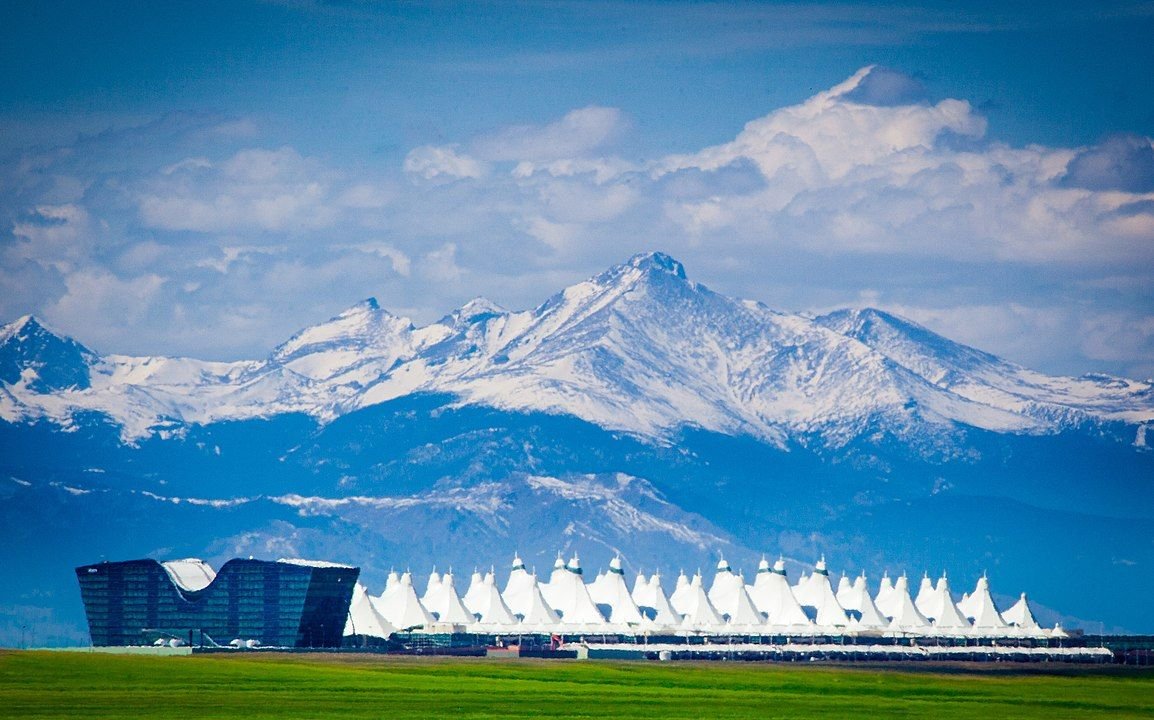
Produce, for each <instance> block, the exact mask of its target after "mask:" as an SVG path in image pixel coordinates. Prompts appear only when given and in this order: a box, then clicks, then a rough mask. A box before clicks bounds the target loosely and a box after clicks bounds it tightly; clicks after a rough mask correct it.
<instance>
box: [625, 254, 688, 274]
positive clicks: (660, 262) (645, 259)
mask: <svg viewBox="0 0 1154 720" xmlns="http://www.w3.org/2000/svg"><path fill="white" fill-rule="evenodd" d="M629 265H630V266H631V267H635V268H637V269H638V270H648V271H659V272H667V273H669V274H670V275H673V276H674V277H678V278H681V279H682V280H685V279H686V277H685V266H684V265H682V264H681V263H680V262H678V261H677V260H675V259H673V258H672V257H670V256H669V255H666V254H665V253H663V252H647V253H638V254H637V255H634V256H633V257H631V258H629Z"/></svg>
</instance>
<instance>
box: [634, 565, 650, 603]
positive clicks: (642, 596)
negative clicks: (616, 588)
mask: <svg viewBox="0 0 1154 720" xmlns="http://www.w3.org/2000/svg"><path fill="white" fill-rule="evenodd" d="M629 596H630V597H632V598H633V602H635V603H637V607H642V606H644V607H653V602H654V598H653V593H652V592H651V590H650V588H649V578H647V577H645V573H641V572H639V573H637V577H636V578H634V579H633V590H632V591H630V593H629Z"/></svg>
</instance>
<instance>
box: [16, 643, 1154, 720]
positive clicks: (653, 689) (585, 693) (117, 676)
mask: <svg viewBox="0 0 1154 720" xmlns="http://www.w3.org/2000/svg"><path fill="white" fill-rule="evenodd" d="M1002 670H1003V668H1002V667H1000V666H999V667H993V666H986V667H984V668H976V669H971V670H964V671H949V672H929V671H925V670H898V669H889V668H886V669H877V668H864V667H828V666H823V667H815V666H812V665H806V666H795V665H774V664H765V663H749V664H744V663H742V664H739V663H697V664H680V663H674V664H669V663H663V664H658V663H643V662H605V661H592V662H588V661H572V660H570V661H563V660H562V661H558V660H552V661H541V660H538V661H534V660H484V659H464V658H453V659H447V658H446V659H434V658H411V657H408V658H384V657H381V656H350V655H270V654H255V653H254V654H246V655H237V656H228V655H198V656H190V657H140V656H121V655H97V654H87V653H50V652H17V651H10V652H0V717H13V718H17V717H19V718H110V717H119V718H139V719H141V720H143V719H144V718H153V717H156V718H166V719H168V720H172V719H173V718H176V719H177V720H187V719H191V718H209V717H212V718H218V717H219V718H231V719H232V720H237V719H244V720H251V719H254V718H336V717H340V718H426V717H462V718H508V717H564V718H578V717H595V718H870V717H885V718H901V717H916V718H919V719H921V720H927V719H931V718H995V719H997V720H1003V719H1009V718H1046V720H1057V719H1059V718H1083V717H1110V718H1138V717H1143V718H1150V717H1154V673H1150V672H1144V673H1140V672H1137V671H1133V670H1127V669H1125V668H1113V669H1108V670H1105V671H1099V670H1093V669H1091V670H1086V671H1078V670H1072V669H1070V668H1057V669H1056V670H1057V672H1058V673H1060V674H1037V673H1033V672H1031V673H1005V672H1003V671H1002Z"/></svg>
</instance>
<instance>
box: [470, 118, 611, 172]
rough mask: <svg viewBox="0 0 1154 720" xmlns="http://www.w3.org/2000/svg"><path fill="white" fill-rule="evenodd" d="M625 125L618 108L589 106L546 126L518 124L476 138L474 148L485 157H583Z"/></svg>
mask: <svg viewBox="0 0 1154 720" xmlns="http://www.w3.org/2000/svg"><path fill="white" fill-rule="evenodd" d="M626 125H627V123H626V121H625V117H624V115H623V114H622V112H621V111H620V110H618V109H617V108H610V107H598V106H595V105H591V106H589V107H584V108H580V109H578V110H572V111H570V112H568V113H566V114H565V116H564V117H562V118H561V119H560V120H557V121H555V122H552V123H549V124H548V125H540V126H534V125H521V126H517V127H512V128H507V129H505V130H502V131H501V132H498V133H496V134H494V135H490V136H487V137H482V138H479V139H478V140H476V141H475V142H474V143H473V148H474V152H475V153H476V155H477V156H478V157H481V158H484V159H485V160H492V161H514V162H516V161H522V160H524V161H529V162H533V163H548V162H550V161H553V160H564V159H570V158H578V157H583V156H585V155H587V154H589V153H590V152H592V151H593V150H597V149H599V148H601V147H603V146H605V145H606V144H608V143H609V142H611V141H612V140H614V139H616V138H617V137H618V136H619V135H620V134H621V133H622V131H623V130H624V129H625V127H626Z"/></svg>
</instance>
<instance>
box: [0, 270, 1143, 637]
mask: <svg viewBox="0 0 1154 720" xmlns="http://www.w3.org/2000/svg"><path fill="white" fill-rule="evenodd" d="M1151 419H1154V392H1152V390H1151V384H1150V383H1149V382H1137V381H1132V380H1125V379H1121V378H1109V377H1103V376H1086V377H1082V378H1057V377H1050V376H1046V375H1043V374H1041V373H1037V372H1034V371H1031V370H1028V369H1025V368H1022V367H1020V366H1017V365H1015V364H1013V363H1009V362H1006V361H1004V360H1001V359H999V358H997V357H994V356H992V355H989V354H987V353H984V352H981V351H979V350H975V349H973V348H969V347H966V346H964V345H960V344H958V343H955V342H952V341H950V340H948V339H946V338H943V337H941V336H939V335H936V334H934V333H932V332H930V331H929V330H927V329H925V328H923V327H920V326H918V325H916V324H914V323H911V322H909V321H906V320H903V319H901V318H898V317H895V316H893V315H890V314H887V313H884V312H881V311H878V310H871V309H865V310H843V311H838V312H833V313H830V314H827V315H823V316H820V317H809V316H805V315H800V314H790V313H783V312H777V311H774V310H771V309H769V308H767V307H765V306H764V305H762V304H760V303H757V302H752V301H747V300H737V299H732V298H728V297H725V296H723V295H720V294H718V293H715V292H713V291H711V290H710V289H708V288H707V287H704V286H702V285H700V284H698V283H695V282H693V281H691V280H689V279H688V278H687V276H686V272H685V269H684V268H683V267H682V266H681V264H680V263H678V262H677V261H676V260H673V259H672V258H670V257H668V256H665V255H662V254H659V253H654V254H646V255H639V256H636V257H634V258H632V259H630V260H629V261H628V262H626V263H624V264H622V265H619V266H617V267H614V268H610V269H609V270H607V271H605V272H604V273H601V274H600V275H597V276H596V277H593V278H590V279H588V280H586V281H584V282H581V283H578V284H576V285H574V286H572V287H569V288H566V289H564V290H563V291H561V292H560V293H557V294H556V295H554V296H553V297H551V298H549V299H547V300H546V301H545V302H544V303H542V304H541V305H540V306H538V307H536V308H533V309H531V310H525V311H518V312H511V311H508V310H505V309H503V308H500V307H498V306H496V305H495V304H493V303H491V302H489V301H486V300H484V299H483V298H478V299H476V300H473V301H471V302H469V303H467V304H466V305H464V306H463V307H461V308H459V309H457V310H454V311H452V312H450V313H448V314H447V315H446V316H445V317H443V318H442V319H440V320H439V321H437V322H435V323H431V324H429V325H426V326H423V327H417V326H416V325H414V323H412V322H411V321H409V320H407V319H405V318H400V317H397V316H395V315H392V314H391V313H389V312H388V311H386V310H385V309H382V308H381V307H379V305H378V304H377V303H376V302H375V301H374V300H366V301H364V302H361V303H359V304H357V305H354V306H353V307H351V308H349V309H348V310H346V311H345V312H343V313H340V314H339V315H337V316H336V317H334V318H332V319H331V320H328V321H326V322H323V323H320V324H318V325H314V326H312V327H309V328H306V329H304V330H302V331H300V332H299V333H297V334H296V335H294V336H293V337H292V338H290V339H288V340H287V341H286V342H285V343H283V344H282V345H280V346H279V347H277V348H275V349H273V350H272V351H271V352H270V353H269V355H268V356H267V357H265V358H262V359H255V360H246V361H241V362H210V361H202V360H195V359H189V358H165V357H128V356H123V355H101V354H99V353H97V352H94V351H92V350H90V349H88V348H85V347H84V346H83V345H81V344H80V343H78V342H77V341H75V340H71V339H69V338H65V337H62V336H60V335H59V334H55V333H52V332H50V331H49V330H47V329H45V328H44V327H43V326H42V325H41V324H40V323H39V322H38V321H36V320H35V319H33V318H22V319H21V320H18V321H17V322H15V323H11V324H9V325H7V326H4V327H3V328H0V566H3V567H5V568H6V569H7V570H8V571H9V573H10V574H11V573H15V575H16V576H17V577H19V578H20V582H14V583H7V584H5V586H4V587H0V645H3V644H5V643H6V642H7V643H9V644H10V643H11V642H14V641H13V640H12V638H19V637H20V636H21V632H22V631H21V628H23V627H26V626H29V625H30V624H33V625H36V626H40V627H54V628H56V627H58V628H60V629H61V630H60V633H61V634H60V635H59V636H58V639H59V641H60V642H67V641H75V639H76V638H78V637H79V638H82V637H83V630H82V627H83V616H82V614H81V608H80V603H79V599H78V596H77V594H76V589H75V587H74V581H73V579H72V578H71V576H70V573H68V572H63V571H62V568H63V569H68V568H70V567H71V566H73V565H79V564H82V563H87V562H91V561H93V560H94V559H98V558H100V557H101V556H104V557H108V558H109V559H126V558H131V557H139V556H154V557H161V558H171V557H177V556H185V555H193V556H201V557H205V558H209V559H213V560H215V561H218V562H219V561H223V560H225V559H227V558H229V557H232V556H234V555H259V556H262V557H282V556H286V555H291V556H311V557H322V558H329V559H334V560H341V561H346V562H353V563H356V564H358V565H361V566H362V567H363V569H364V572H363V575H362V576H363V577H364V578H365V579H366V581H368V582H369V583H370V585H372V584H374V583H379V582H380V581H382V580H383V577H384V574H385V573H387V571H388V569H389V568H390V567H394V566H396V565H397V564H398V563H405V564H406V565H408V564H410V563H411V564H412V569H413V570H414V571H415V572H417V573H418V574H419V573H421V572H426V571H427V570H428V569H429V568H430V566H431V565H432V564H434V563H437V564H439V565H442V566H444V565H449V564H453V565H455V566H456V567H458V568H471V567H472V566H473V565H474V564H476V563H478V562H491V561H492V560H493V559H494V558H500V557H503V556H509V557H511V556H512V553H513V552H514V551H517V552H519V553H520V554H521V556H522V557H525V558H532V559H533V560H534V562H535V563H536V564H537V565H538V567H544V566H547V565H548V564H549V563H551V561H552V558H553V554H554V553H555V552H556V551H558V550H561V551H566V552H569V551H573V550H576V551H579V552H580V553H581V556H582V558H583V560H584V561H585V562H586V566H587V567H588V568H590V570H593V569H595V568H597V567H598V566H599V564H603V563H604V562H607V561H608V559H609V558H610V557H612V555H613V554H614V553H616V552H618V551H620V552H621V553H622V554H623V556H624V559H625V561H626V565H627V567H628V568H630V569H635V568H638V567H644V568H646V569H647V570H660V571H661V572H662V573H664V574H665V575H666V577H669V578H672V577H675V576H676V573H677V571H678V570H679V569H682V567H681V566H680V565H670V564H669V563H670V560H671V559H672V558H676V559H677V560H676V562H678V563H682V562H688V563H691V564H690V565H689V566H688V567H686V568H684V569H689V570H692V569H693V568H694V566H698V565H699V566H701V567H705V568H708V567H709V566H711V565H712V564H713V563H714V562H716V555H717V554H718V553H723V554H724V555H725V557H726V558H727V559H728V560H729V561H730V562H732V563H734V565H735V567H741V566H744V567H745V568H746V569H748V570H750V571H751V572H752V569H753V567H754V566H755V565H756V559H757V558H758V557H760V555H761V554H762V553H770V554H773V555H777V554H784V555H785V556H786V557H787V558H792V559H793V560H794V561H795V564H793V565H792V567H794V568H795V569H796V568H797V567H798V566H797V565H796V563H797V562H801V563H806V562H812V561H813V560H814V559H816V558H817V557H818V556H819V554H821V553H824V554H825V555H826V556H827V557H828V558H830V560H831V562H834V563H835V566H836V567H844V568H845V569H847V570H849V571H853V572H856V571H858V570H864V571H866V572H867V573H869V574H870V575H871V577H875V578H876V577H877V576H879V575H880V574H881V572H882V571H883V570H887V569H888V570H890V571H891V574H892V573H893V572H895V571H900V570H901V569H902V568H914V567H916V568H924V567H933V568H938V567H941V568H944V569H947V570H948V571H949V572H950V577H951V578H953V577H974V578H976V577H977V576H978V575H980V574H981V573H982V572H983V571H989V572H990V573H991V575H994V576H995V577H996V579H997V580H998V586H999V587H1005V588H1007V591H1013V590H1014V589H1015V588H1017V589H1018V590H1020V589H1025V588H1029V589H1030V590H1031V591H1032V593H1033V595H1032V597H1034V598H1035V599H1036V600H1038V601H1040V602H1041V603H1042V604H1043V605H1050V606H1052V607H1060V608H1062V609H1063V610H1064V611H1066V612H1068V613H1070V614H1071V615H1074V616H1078V617H1093V618H1101V619H1102V620H1103V621H1105V622H1106V623H1107V624H1108V625H1109V626H1118V627H1129V628H1130V629H1145V630H1150V629H1154V628H1151V626H1150V624H1149V622H1150V621H1149V612H1148V608H1147V607H1146V603H1145V600H1144V598H1146V597H1149V596H1150V594H1151V593H1154V580H1152V578H1154V576H1151V575H1150V573H1149V570H1148V568H1149V567H1150V565H1151V564H1154V541H1151V540H1150V538H1152V537H1154V482H1152V478H1154V453H1150V452H1149V451H1148V448H1147V447H1146V434H1147V433H1146V428H1147V426H1148V425H1149V423H1150V421H1151ZM62 529H66V531H62ZM1068 567H1075V568H1077V572H1078V573H1079V578H1078V582H1073V583H1072V582H1070V581H1069V575H1068V573H1067V572H1065V569H1066V568H1068ZM1059 569H1061V571H1059ZM375 589H378V590H379V588H375ZM30 618H32V619H31V620H30ZM35 618H40V619H35ZM44 618H49V619H50V620H44ZM69 638H71V640H69ZM44 641H46V640H42V642H44Z"/></svg>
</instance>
